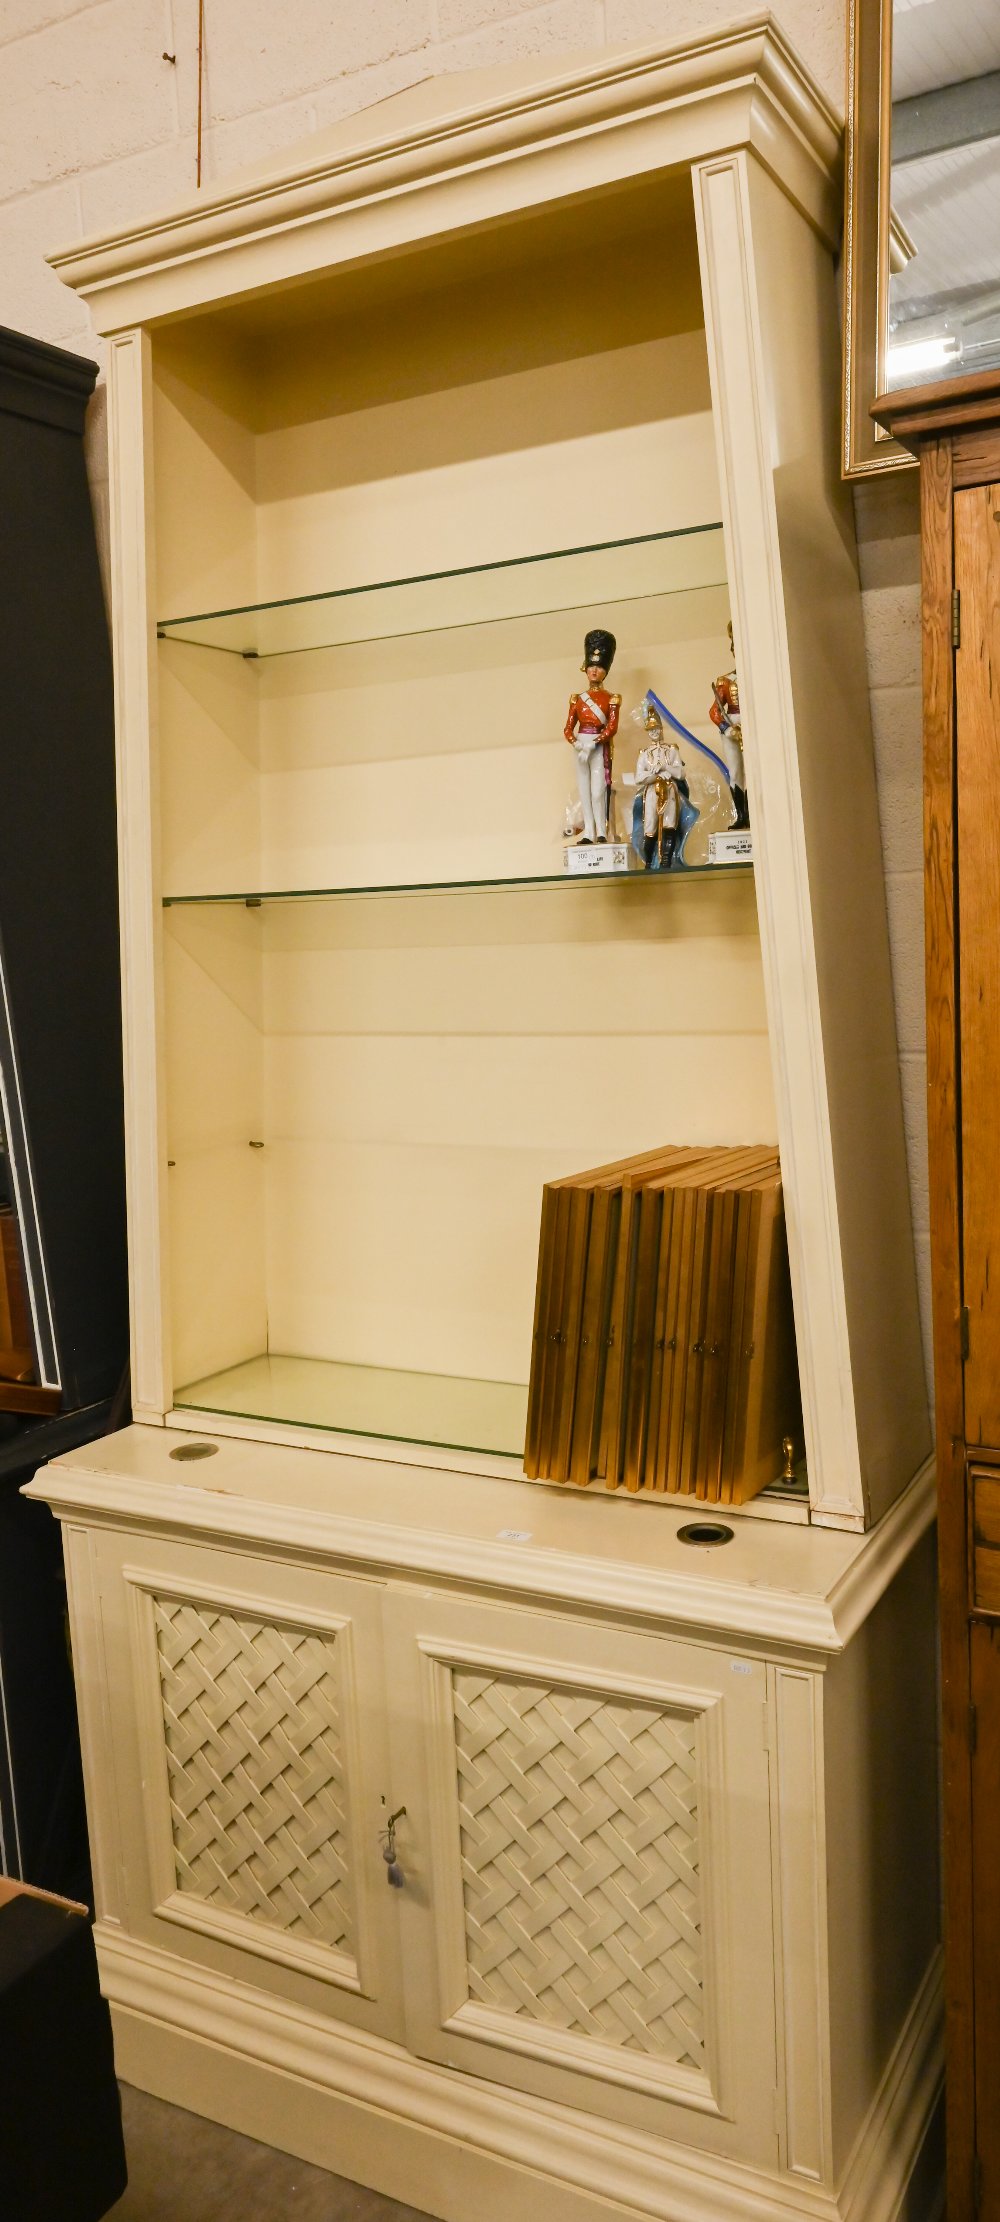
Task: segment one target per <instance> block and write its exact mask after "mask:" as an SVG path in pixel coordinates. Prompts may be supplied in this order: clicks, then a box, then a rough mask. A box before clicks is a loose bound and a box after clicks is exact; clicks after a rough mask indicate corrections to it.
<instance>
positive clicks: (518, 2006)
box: [384, 1590, 776, 2163]
mask: <svg viewBox="0 0 1000 2222" xmlns="http://www.w3.org/2000/svg"><path fill="white" fill-rule="evenodd" d="M384 1610H385V1620H386V1641H387V1653H386V1663H387V1669H388V1682H389V1688H390V1689H391V1690H392V1692H393V1707H392V1718H393V1724H394V1725H393V1745H392V1777H393V1795H394V1798H395V1800H396V1802H397V1803H398V1804H400V1805H403V1804H405V1806H406V1809H407V1810H406V1819H405V1821H404V1822H403V1824H402V1829H401V1856H402V1863H403V1867H404V1869H405V1870H406V1878H407V1887H406V1888H404V1889H403V1890H402V1891H400V1893H399V1912H400V1918H401V1920H402V1923H403V1952H404V1962H403V1979H404V1985H405V1996H406V2031H407V2041H408V2043H409V2045H410V2048H411V2050H413V2051H415V2052H421V2053H423V2054H424V2055H425V2057H427V2058H429V2059H432V2060H440V2061H444V2062H447V2063H448V2064H449V2065H451V2066H453V2067H457V2068H461V2069H462V2070H464V2071H465V2072H466V2073H468V2074H470V2075H478V2076H481V2077H491V2078H493V2080H495V2081H498V2082H502V2083H507V2084H511V2085H514V2086H515V2087H517V2088H520V2089H522V2090H526V2091H530V2092H533V2093H534V2094H536V2095H537V2096H538V2097H541V2098H548V2099H553V2100H555V2101H557V2102H560V2103H562V2104H565V2105H568V2106H573V2107H577V2108H583V2109H585V2110H587V2111H589V2112H597V2113H600V2114H603V2115H606V2116H608V2117H610V2118H612V2119H616V2120H619V2121H622V2122H625V2123H628V2124H631V2125H633V2126H634V2127H636V2128H638V2129H641V2130H643V2131H649V2132H651V2133H652V2134H653V2135H655V2136H661V2137H675V2138H680V2139H684V2138H687V2139H688V2140H692V2141H694V2142H695V2143H697V2144H699V2145H702V2146H707V2147H708V2148H711V2149H713V2150H716V2151H719V2152H730V2153H741V2154H743V2155H745V2156H746V2157H747V2158H748V2159H751V2158H752V2159H756V2160H760V2161H762V2162H763V2161H767V2162H768V2163H770V2162H772V2161H773V2158H774V2150H775V2132H774V2091H775V2078H776V2064H775V2063H776V2034H775V1998H774V1969H773V1955H772V1896H771V1837H770V1802H769V1777H768V1758H767V1740H766V1736H765V1704H766V1696H767V1673H766V1668H765V1666H764V1664H763V1662H762V1661H761V1660H757V1659H749V1658H747V1657H745V1656H742V1655H737V1656H735V1657H730V1656H728V1655H727V1654H726V1652H725V1651H724V1650H723V1649H721V1648H713V1647H711V1646H709V1645H700V1644H698V1643H693V1642H691V1641H690V1640H685V1639H684V1638H683V1637H680V1636H672V1635H669V1634H664V1635H662V1636H661V1635H658V1634H649V1633H646V1632H643V1631H640V1630H637V1629H634V1628H622V1627H615V1626H613V1625H612V1624H611V1623H610V1622H608V1623H605V1624H603V1625H599V1624H596V1623H594V1622H587V1623H584V1622H578V1621H575V1620H574V1619H573V1617H572V1616H571V1615H569V1614H565V1615H561V1614H549V1613H546V1612H544V1611H542V1610H539V1611H537V1612H533V1611H531V1610H530V1609H528V1608H525V1607H523V1606H514V1605H509V1606H505V1605H502V1604H500V1603H496V1602H490V1603H487V1602H486V1601H485V1600H479V1599H475V1600H474V1599H463V1598H460V1597H443V1596H441V1595H437V1596H435V1595H434V1594H432V1593H429V1592H428V1591H426V1590H424V1591H421V1592H420V1593H417V1592H416V1591H413V1592H411V1593H410V1594H409V1595H407V1596H403V1595H401V1594H399V1593H397V1594H395V1595H392V1594H387V1596H386V1599H385V1607H384Z"/></svg>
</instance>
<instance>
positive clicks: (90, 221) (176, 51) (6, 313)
mask: <svg viewBox="0 0 1000 2222" xmlns="http://www.w3.org/2000/svg"><path fill="white" fill-rule="evenodd" d="M748 12H750V11H749V10H743V9H741V7H740V5H739V0H542V4H538V0H283V4H282V5H275V0H205V23H206V30H205V111H204V116H205V134H204V149H203V174H204V176H205V178H206V179H213V178H218V177H221V176H224V175H226V174H227V173H228V172H231V171H233V170H237V169H240V168H243V167H246V166H250V165H252V164H253V163H254V162H255V161H257V160H259V159H260V157H261V156H263V155H264V154H267V153H271V152H273V151H277V150H279V149H280V148H281V147H283V146H285V145H287V144H290V143H291V142H293V141H294V140H296V139H299V138H301V137H303V136H304V134H305V133H307V132H309V131H311V130H314V129H317V128H319V127H321V126H322V125H324V124H328V123H331V122H333V121H334V120H335V119H336V118H338V117H341V116H346V115H349V114H351V113H352V112H354V111H355V110H356V109H358V108H362V107H367V106H369V105H370V104H371V103H372V102H374V101H378V100H382V99H385V98H386V97H387V96H388V95H389V94H391V93H394V92H398V91H400V90H401V89H402V88H403V87H405V86H407V85H411V84H414V83H415V82H417V81H418V80H419V79H420V78H422V77H425V76H428V75H432V74H435V73H437V72H440V71H444V70H460V69H471V68H476V67H483V66H486V65H488V64H490V63H492V62H506V61H515V60H517V59H519V58H521V57H523V56H525V55H533V54H539V53H549V52H551V53H556V52H558V51H560V50H561V51H564V52H572V51H574V50H579V49H582V48H590V49H593V48H594V47H600V46H602V45H605V44H607V45H630V44H634V45H640V44H642V43H644V42H647V41H662V42H667V41H669V40H671V39H679V38H682V37H684V36H687V35H689V34H697V33H698V32H699V31H702V30H706V29H708V28H709V27H710V26H712V25H714V24H717V23H724V22H731V21H733V20H734V19H735V18H737V17H738V16H739V15H740V14H741V13H748ZM775 12H776V14H777V16H778V20H779V21H780V22H781V24H782V26H783V28H784V30H785V31H786V32H787V34H788V36H789V38H790V39H791V40H792V42H793V43H794V45H795V46H796V47H797V48H798V50H799V52H800V53H801V55H802V57H803V60H804V61H805V62H806V63H807V65H808V67H809V68H810V69H811V70H812V72H813V74H814V76H815V77H816V79H817V81H818V83H819V84H820V86H821V87H822V89H823V91H824V92H825V93H826V94H827V96H828V98H829V99H830V100H831V101H832V102H833V103H834V104H835V106H836V107H837V108H838V109H841V110H842V108H843V104H844V73H845V54H846V20H845V18H846V7H845V0H780V4H779V5H778V7H777V8H776V11H775ZM197 39H198V0H0V321H2V322H3V323H4V324H7V325H10V326H13V327H14V328H15V329H17V330H21V331H24V332H29V333H32V334H33V335H34V336H36V337H37V338H40V339H48V340H52V341H54V342H55V343H56V344H57V345H59V346H63V347H70V348H74V349H77V350H78V351H79V352H80V353H82V354H93V355H95V356H97V357H98V358H99V357H100V354H101V348H100V343H99V342H97V341H96V340H95V336H94V334H93V331H92V329H91V326H90V323H89V318H88V316H87V312H86V310H85V309H84V308H83V307H82V306H81V304H80V303H79V302H78V300H77V299H76V297H75V295H73V294H72V293H70V292H69V291H68V290H67V289H66V288H65V287H63V286H62V285H61V284H60V283H59V281H58V280H57V279H56V278H55V277H54V276H53V275H52V272H51V271H50V270H48V269H47V267H46V264H45V261H44V256H45V254H46V252H47V251H50V250H51V249H52V248H54V247H60V246H64V245H66V244H68V243H69V242H70V241H71V240H73V239H75V238H80V237H81V236H83V235H85V234H86V233H89V232H93V231H101V230H104V229H107V228H109V227H111V226H113V225H115V224H116V223H118V222H120V221H123V220H126V219H128V220H132V219H135V218H137V217H139V216H141V215H142V214H143V213H144V212H146V211H149V212H153V211H155V210H158V209H159V208H160V207H162V206H163V205H164V204H166V203H169V202H170V200H172V199H173V198H175V197H176V196H178V195H179V194H181V193H188V192H189V191H190V190H191V188H192V187H193V185H194V182H195V175H196V171H195V159H196V88H197ZM88 463H89V468H90V473H91V484H92V488H93V494H94V504H95V511H96V514H97V519H98V530H99V535H100V537H101V540H102V545H104V544H106V510H107V443H106V420H105V406H104V392H103V385H102V386H100V387H99V388H98V392H97V394H96V395H95V397H94V402H93V404H92V407H91V412H90V419H89V425H88ZM857 517H858V533H859V543H860V552H861V575H862V587H863V593H864V608H865V623H866V631H867V641H868V667H869V684H870V687H871V699H872V713H873V720H874V728H875V744H876V751H877V765H878V777H879V799H880V807H881V813H882V835H883V849H884V863H885V879H886V900H887V906H888V916H889V931H890V940H891V947H892V958H893V974H894V985H895V997H896V1022H897V1035H898V1047H899V1058H900V1070H901V1075H902V1086H903V1103H904V1112H905V1117H906V1126H907V1138H908V1147H909V1160H910V1180H911V1188H912V1193H913V1209H914V1224H915V1230H916V1240H917V1247H918V1262H919V1266H920V1279H921V1300H922V1306H923V1318H924V1335H925V1345H926V1346H927V1348H928V1374H929V1372H930V1364H929V1329H930V1320H929V1243H928V1233H927V1172H926V1103H925V1058H924V1021H923V923H922V850H921V827H920V647H919V641H920V627H919V538H918V513H917V500H916V477H915V473H910V472H908V473H904V474H900V475H896V476H893V477H890V479H889V480H888V482H883V483H880V484H878V485H872V486H866V487H864V488H863V489H862V490H861V491H860V492H859V494H858V496H857ZM830 741H831V748H830V765H831V769H830V839H831V841H833V842H834V843H837V844H839V845H841V846H842V847H843V849H844V853H845V856H846V854H847V853H848V849H849V844H850V796H849V794H844V793H842V792H841V791H840V790H839V789H838V786H837V769H836V765H837V750H836V735H835V734H831V736H830ZM858 993H859V996H861V995H863V993H864V982H863V981H859V982H858Z"/></svg>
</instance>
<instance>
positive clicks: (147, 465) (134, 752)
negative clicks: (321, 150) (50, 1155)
mask: <svg viewBox="0 0 1000 2222" xmlns="http://www.w3.org/2000/svg"><path fill="white" fill-rule="evenodd" d="M108 382H109V426H110V473H111V573H112V593H111V600H112V629H113V644H114V664H115V726H116V732H117V759H118V842H119V858H120V867H119V869H120V901H121V947H122V999H123V1037H124V1064H125V1103H126V1149H125V1169H126V1192H127V1197H128V1215H129V1282H130V1293H131V1335H132V1405H133V1411H134V1413H135V1416H136V1418H138V1419H147V1420H155V1419H159V1418H162V1415H163V1413H164V1412H165V1411H166V1409H167V1407H168V1405H169V1403H170V1400H171V1382H170V1360H169V1352H168V1349H167V1340H166V1337H167V1316H168V1314H167V1304H166V1286H167V1261H166V1214H165V1208H164V1205H165V1197H164V1193H163V1184H164V1182H165V1180H166V1177H167V1166H166V1153H165V1147H164V1074H163V1060H162V1058H161V1057H160V1054H159V1042H160V1039H161V1024H162V977H161V939H162V931H161V912H160V861H159V770H158V752H157V745H156V675H155V641H154V632H155V619H154V612H153V601H154V594H155V577H154V568H153V532H152V504H153V487H152V483H151V475H152V376H151V364H150V343H149V338H148V335H147V334H145V333H144V332H141V331H133V332H122V333H119V334H117V335H116V336H115V338H114V339H113V340H112V342H111V350H110V365H109V380H108Z"/></svg>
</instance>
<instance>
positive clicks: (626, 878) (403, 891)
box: [163, 862, 753, 910]
mask: <svg viewBox="0 0 1000 2222" xmlns="http://www.w3.org/2000/svg"><path fill="white" fill-rule="evenodd" d="M752 872H753V864H752V862H747V863H739V864H684V865H680V866H678V867H677V868H676V869H675V870H673V871H670V872H646V871H643V870H642V869H641V868H639V869H637V870H636V871H634V872H594V873H592V874H591V873H587V872H558V873H546V874H541V875H537V876H535V877H530V876H525V877H523V878H521V879H466V880H394V881H393V882H392V883H391V884H389V885H381V886H367V885H365V886H358V887H276V888H266V889H262V890H261V891H260V892H259V893H257V892H249V891H248V890H246V889H235V890H234V891H233V892H232V893H228V894H197V895H164V897H163V908H164V910H174V909H183V908H184V907H186V906H193V905H195V904H206V903H212V904H222V903H231V904H241V903H242V904H243V905H244V906H245V907H246V908H247V909H248V910H257V909H259V908H262V907H263V905H264V904H265V903H330V902H338V901H344V900H348V899H350V898H352V897H353V898H355V899H356V898H357V897H359V896H362V895H364V896H369V897H382V896H386V897H390V896H400V895H467V894H482V893H484V892H485V893H493V894H503V893H505V892H515V891H517V890H518V889H524V888H535V889H539V888H554V887H559V888H564V887H565V888H569V887H575V888H581V887H603V888H605V889H607V888H610V887H646V886H656V885H663V886H664V887H667V886H670V887H678V886H680V885H681V884H682V882H683V881H685V880H687V881H690V880H739V879H745V878H746V877H747V875H748V874H752Z"/></svg>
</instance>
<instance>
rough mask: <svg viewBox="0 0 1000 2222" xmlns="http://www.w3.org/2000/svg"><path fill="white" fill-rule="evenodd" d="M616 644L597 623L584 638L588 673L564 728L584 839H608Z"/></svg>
mask: <svg viewBox="0 0 1000 2222" xmlns="http://www.w3.org/2000/svg"><path fill="white" fill-rule="evenodd" d="M616 646H617V643H616V640H615V636H614V634H613V633H609V632H606V631H605V630H604V628H603V627H602V626H596V627H595V628H594V631H593V632H590V633H588V634H587V637H586V640H585V641H584V644H583V663H582V665H581V667H580V668H581V670H582V671H584V672H585V673H586V677H587V691H586V693H585V694H571V695H570V698H569V716H568V718H567V720H566V726H565V734H566V739H567V740H568V741H569V743H570V746H571V748H572V749H573V752H574V754H575V756H576V776H577V783H578V785H579V789H580V801H581V804H582V806H583V839H584V841H606V840H607V837H608V796H609V794H610V791H611V759H612V749H613V743H614V737H615V734H616V733H617V731H618V713H619V711H620V709H621V706H622V698H621V695H620V694H608V692H607V690H606V688H605V685H604V682H605V679H606V678H607V676H608V672H609V671H610V669H611V665H612V661H613V658H614V653H615V648H616Z"/></svg>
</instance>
